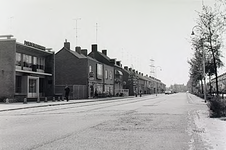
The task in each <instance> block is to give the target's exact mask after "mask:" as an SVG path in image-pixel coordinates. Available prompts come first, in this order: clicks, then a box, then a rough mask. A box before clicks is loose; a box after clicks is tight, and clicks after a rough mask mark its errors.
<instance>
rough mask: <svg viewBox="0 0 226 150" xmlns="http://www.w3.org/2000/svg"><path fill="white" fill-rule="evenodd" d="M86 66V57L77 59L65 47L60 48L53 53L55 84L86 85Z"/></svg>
mask: <svg viewBox="0 0 226 150" xmlns="http://www.w3.org/2000/svg"><path fill="white" fill-rule="evenodd" d="M87 67H88V61H87V59H84V58H83V59H79V58H77V57H75V56H74V55H73V54H71V53H70V52H69V51H68V50H66V49H62V50H60V51H59V52H58V53H57V54H56V55H55V84H56V85H65V84H68V85H75V84H76V85H86V84H87V79H88V72H87V71H88V68H87Z"/></svg>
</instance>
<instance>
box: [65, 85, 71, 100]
mask: <svg viewBox="0 0 226 150" xmlns="http://www.w3.org/2000/svg"><path fill="white" fill-rule="evenodd" d="M64 91H65V98H66V100H67V102H68V101H69V99H68V96H69V93H70V88H69V87H68V86H67V85H66V86H65V88H64Z"/></svg>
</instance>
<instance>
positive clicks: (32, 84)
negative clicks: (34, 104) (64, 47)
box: [0, 35, 55, 102]
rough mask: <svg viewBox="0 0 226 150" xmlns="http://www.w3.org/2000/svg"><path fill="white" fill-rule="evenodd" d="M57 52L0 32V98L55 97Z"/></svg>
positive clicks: (20, 99) (2, 99)
mask: <svg viewBox="0 0 226 150" xmlns="http://www.w3.org/2000/svg"><path fill="white" fill-rule="evenodd" d="M54 61H55V55H54V52H52V51H51V49H48V48H46V47H44V46H41V45H38V44H35V43H33V42H29V41H24V43H19V42H17V41H16V39H15V38H13V36H12V35H3V36H0V85H1V86H0V101H4V100H5V99H10V100H11V101H13V102H16V101H23V100H24V98H27V100H28V101H29V100H35V99H38V100H39V99H40V98H43V97H52V96H53V95H54V91H55V79H54V72H55V69H54Z"/></svg>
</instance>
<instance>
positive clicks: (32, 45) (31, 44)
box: [24, 41, 46, 50]
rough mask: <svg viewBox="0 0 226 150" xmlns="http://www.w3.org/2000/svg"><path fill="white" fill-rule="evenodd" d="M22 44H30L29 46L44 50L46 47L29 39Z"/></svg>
mask: <svg viewBox="0 0 226 150" xmlns="http://www.w3.org/2000/svg"><path fill="white" fill-rule="evenodd" d="M24 45H27V46H31V47H34V48H37V49H41V50H46V48H45V47H44V46H41V45H38V44H35V43H32V42H29V41H24Z"/></svg>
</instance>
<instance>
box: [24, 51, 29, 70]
mask: <svg viewBox="0 0 226 150" xmlns="http://www.w3.org/2000/svg"><path fill="white" fill-rule="evenodd" d="M28 62H29V56H28V55H26V54H23V63H24V67H28Z"/></svg>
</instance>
